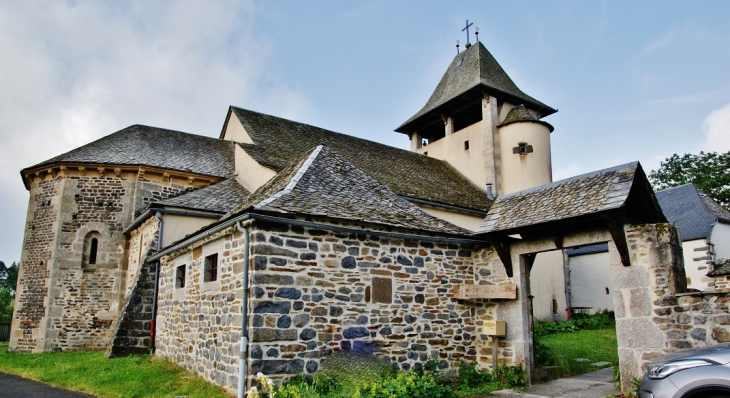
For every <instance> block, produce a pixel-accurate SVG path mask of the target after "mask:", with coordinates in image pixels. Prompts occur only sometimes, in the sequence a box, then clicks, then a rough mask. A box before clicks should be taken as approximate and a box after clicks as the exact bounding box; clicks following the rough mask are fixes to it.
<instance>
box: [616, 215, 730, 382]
mask: <svg viewBox="0 0 730 398" xmlns="http://www.w3.org/2000/svg"><path fill="white" fill-rule="evenodd" d="M625 232H626V237H627V241H628V244H629V250H630V253H631V256H632V257H631V266H630V267H623V266H622V265H621V263H620V260H619V259H618V258H617V253H616V252H615V251H613V250H611V251H610V255H611V274H612V279H613V284H614V296H613V297H614V307H615V311H616V329H617V339H618V342H619V359H620V362H621V380H622V385H623V386H624V388H628V387H629V386H630V385H631V376H632V375H633V376H637V377H640V376H641V375H642V374H643V373H644V372H645V371H646V367H647V365H648V364H649V363H651V361H653V360H656V359H657V358H659V357H661V356H663V355H666V354H669V353H672V352H675V351H679V350H683V349H688V348H692V347H700V346H706V345H712V344H717V343H723V342H730V315H728V302H730V297H729V296H728V295H727V293H724V294H722V293H684V291H685V290H686V281H685V279H684V278H685V277H684V268H683V267H682V255H681V252H680V250H681V246H680V243H679V240H678V239H677V234H676V229H675V228H674V227H673V226H671V225H670V224H646V225H633V226H627V227H626V228H625Z"/></svg>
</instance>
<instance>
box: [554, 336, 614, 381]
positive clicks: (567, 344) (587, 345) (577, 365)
mask: <svg viewBox="0 0 730 398" xmlns="http://www.w3.org/2000/svg"><path fill="white" fill-rule="evenodd" d="M540 342H541V343H542V344H544V345H545V346H547V347H548V348H549V350H550V355H549V359H548V360H547V361H546V363H545V364H546V365H550V366H558V367H559V376H560V377H567V376H572V375H576V374H581V373H585V372H590V371H594V370H598V369H601V367H597V366H591V363H595V362H601V361H605V362H610V363H612V364H616V363H618V347H617V345H616V329H615V328H606V329H596V330H579V331H577V332H573V333H556V334H551V335H548V336H543V337H541V338H540ZM576 358H587V359H590V360H591V361H590V362H577V361H575V359H576Z"/></svg>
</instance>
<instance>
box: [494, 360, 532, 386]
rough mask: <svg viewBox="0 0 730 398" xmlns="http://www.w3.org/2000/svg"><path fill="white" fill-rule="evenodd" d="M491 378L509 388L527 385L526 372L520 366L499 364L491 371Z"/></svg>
mask: <svg viewBox="0 0 730 398" xmlns="http://www.w3.org/2000/svg"><path fill="white" fill-rule="evenodd" d="M492 378H493V379H494V381H496V382H500V383H502V384H504V386H505V387H509V388H522V387H527V374H526V373H525V370H524V369H522V366H508V365H499V366H497V367H496V368H495V369H494V371H492Z"/></svg>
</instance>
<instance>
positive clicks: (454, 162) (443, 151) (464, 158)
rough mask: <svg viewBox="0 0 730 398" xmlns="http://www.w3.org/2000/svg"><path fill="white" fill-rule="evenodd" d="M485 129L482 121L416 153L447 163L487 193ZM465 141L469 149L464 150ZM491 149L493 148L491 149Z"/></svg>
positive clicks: (419, 149)
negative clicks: (467, 142)
mask: <svg viewBox="0 0 730 398" xmlns="http://www.w3.org/2000/svg"><path fill="white" fill-rule="evenodd" d="M485 129H486V126H485V123H484V121H483V120H482V121H480V122H477V123H474V124H472V125H471V126H468V127H466V128H463V129H461V130H459V131H457V132H455V133H454V134H449V135H447V136H446V137H444V138H441V139H440V140H438V141H434V142H432V143H429V144H428V145H426V146H424V147H421V148H418V149H417V150H416V152H418V153H420V154H427V156H430V157H432V158H436V159H440V160H445V161H447V162H448V163H449V164H450V165H451V166H453V167H454V168H455V169H456V170H458V171H459V172H460V173H461V174H463V175H465V176H466V178H468V179H470V180H471V181H472V182H473V183H474V184H476V185H477V186H478V187H480V188H482V189H484V190H485V191H486V170H485V168H484V162H485V159H486V158H485V156H484V155H483V152H484V151H485V150H486V149H487V148H488V147H489V146H488V144H487V143H485V142H484V139H483V136H484V134H485ZM465 141H469V149H464V142H465ZM489 149H491V148H490V147H489Z"/></svg>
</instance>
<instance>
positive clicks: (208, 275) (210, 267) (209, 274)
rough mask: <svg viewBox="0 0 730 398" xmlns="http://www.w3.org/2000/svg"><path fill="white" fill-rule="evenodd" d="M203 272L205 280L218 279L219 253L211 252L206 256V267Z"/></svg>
mask: <svg viewBox="0 0 730 398" xmlns="http://www.w3.org/2000/svg"><path fill="white" fill-rule="evenodd" d="M203 272H204V274H203V282H213V281H216V280H218V253H215V254H211V255H210V256H207V257H206V258H205V267H204V269H203Z"/></svg>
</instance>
